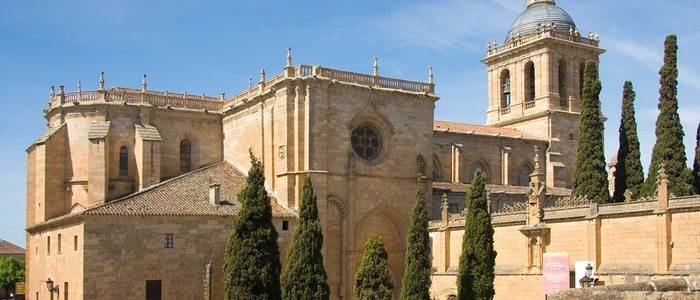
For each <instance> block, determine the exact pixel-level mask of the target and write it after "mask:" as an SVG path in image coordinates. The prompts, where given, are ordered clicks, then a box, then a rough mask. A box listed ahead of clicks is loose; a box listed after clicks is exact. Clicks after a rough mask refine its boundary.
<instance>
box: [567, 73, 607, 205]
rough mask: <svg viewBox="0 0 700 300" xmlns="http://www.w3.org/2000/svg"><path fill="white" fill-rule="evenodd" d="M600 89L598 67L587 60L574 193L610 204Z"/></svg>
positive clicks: (574, 176)
mask: <svg viewBox="0 0 700 300" xmlns="http://www.w3.org/2000/svg"><path fill="white" fill-rule="evenodd" d="M600 89H601V84H600V80H598V64H597V63H596V62H595V61H588V62H586V68H585V71H584V76H583V96H582V99H581V124H580V126H579V139H578V148H577V149H576V164H575V165H574V175H573V182H574V183H573V191H572V192H571V194H572V195H574V196H585V197H587V198H588V199H591V200H593V201H595V202H598V203H607V202H610V192H609V190H608V173H607V170H606V164H605V154H604V153H603V130H604V127H603V120H602V117H603V115H602V113H601V110H600Z"/></svg>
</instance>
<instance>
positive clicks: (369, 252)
mask: <svg viewBox="0 0 700 300" xmlns="http://www.w3.org/2000/svg"><path fill="white" fill-rule="evenodd" d="M388 259H389V255H388V254H387V253H386V250H385V249H384V241H382V237H381V236H379V235H376V234H373V235H371V236H370V237H369V239H368V240H367V243H366V244H365V253H364V255H363V256H362V262H360V265H358V266H357V272H355V288H354V289H353V292H352V298H353V299H356V300H385V299H391V298H392V296H393V295H394V284H393V283H392V282H391V275H390V274H389V273H390V272H389V265H388Z"/></svg>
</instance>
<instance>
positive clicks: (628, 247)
mask: <svg viewBox="0 0 700 300" xmlns="http://www.w3.org/2000/svg"><path fill="white" fill-rule="evenodd" d="M669 198H670V199H669ZM659 199H660V200H659ZM543 204H545V203H543ZM527 205H528V203H527V202H526V203H525V205H524V207H526V208H527V209H526V210H524V211H515V212H506V213H494V214H493V215H492V224H493V226H494V230H495V235H494V246H495V248H496V251H497V253H498V255H497V257H496V284H495V285H496V299H515V298H521V299H522V298H523V297H524V298H528V299H542V298H544V295H543V294H542V285H543V283H542V272H541V266H542V257H543V254H544V253H554V252H558V253H562V252H563V253H568V254H569V261H570V270H571V273H572V275H571V276H572V277H571V282H572V285H573V280H574V279H573V276H574V275H573V271H574V264H575V262H576V261H582V260H590V261H593V262H595V265H596V269H595V270H594V273H595V275H596V276H598V277H599V278H600V280H601V283H603V284H606V285H610V284H620V283H634V282H641V281H649V280H655V279H663V278H668V277H678V276H688V275H689V274H691V273H693V272H698V271H700V230H697V229H698V228H700V196H698V195H696V196H690V197H668V196H666V197H664V195H663V194H662V195H661V197H658V198H654V199H643V200H642V201H637V202H628V203H615V204H597V203H590V204H585V202H582V201H580V200H576V199H573V200H570V201H560V202H559V203H558V205H553V204H551V202H550V203H546V204H545V205H543V208H542V210H541V211H542V213H541V219H540V221H539V223H538V224H537V226H541V228H545V229H546V230H545V233H544V235H543V236H542V243H541V245H540V244H538V243H534V241H533V239H532V238H533V237H532V236H529V235H527V234H528V233H527V228H528V226H529V225H527V224H529V222H530V221H528V218H529V214H530V208H529V207H528V206H527ZM442 216H443V218H442V220H437V221H431V223H430V226H429V230H430V235H431V239H432V250H433V253H432V254H433V277H432V278H433V286H432V288H431V290H432V291H431V293H432V296H433V297H435V298H436V299H446V298H447V297H448V296H449V295H451V294H454V295H456V287H455V283H456V272H457V268H458V264H459V255H460V253H461V243H462V236H463V233H464V218H463V217H461V216H459V215H454V214H443V215H442ZM533 243H534V244H533ZM512 291H519V292H518V293H517V294H513V293H512Z"/></svg>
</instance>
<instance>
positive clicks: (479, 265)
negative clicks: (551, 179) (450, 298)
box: [457, 171, 496, 300]
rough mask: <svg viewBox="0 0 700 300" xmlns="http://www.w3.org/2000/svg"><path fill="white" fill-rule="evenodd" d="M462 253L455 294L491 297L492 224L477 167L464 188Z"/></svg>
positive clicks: (492, 279) (468, 296)
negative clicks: (465, 203) (469, 183)
mask: <svg viewBox="0 0 700 300" xmlns="http://www.w3.org/2000/svg"><path fill="white" fill-rule="evenodd" d="M466 201H467V212H466V216H465V224H464V225H465V228H464V237H463V240H462V254H461V256H460V257H459V270H458V271H457V297H458V299H461V300H466V299H491V298H493V296H494V294H495V290H494V287H493V281H494V278H495V273H494V266H495V265H496V251H495V250H494V248H493V233H494V230H493V227H492V226H491V215H490V214H489V211H488V192H487V190H486V178H485V176H484V174H483V173H482V172H480V171H477V172H476V174H475V175H474V181H473V182H472V184H471V186H470V188H469V191H468V192H467V199H466Z"/></svg>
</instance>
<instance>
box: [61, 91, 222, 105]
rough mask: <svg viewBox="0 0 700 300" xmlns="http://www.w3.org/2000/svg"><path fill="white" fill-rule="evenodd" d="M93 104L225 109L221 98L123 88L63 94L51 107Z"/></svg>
mask: <svg viewBox="0 0 700 300" xmlns="http://www.w3.org/2000/svg"><path fill="white" fill-rule="evenodd" d="M92 102H95V103H96V102H114V103H133V104H137V103H143V104H150V105H153V106H162V107H173V108H186V109H198V110H209V111H219V110H221V109H222V108H223V101H222V99H221V98H216V97H209V96H204V95H202V96H196V95H187V94H182V93H170V92H158V91H147V90H138V89H131V88H122V87H114V88H110V89H106V90H97V91H78V92H70V93H63V92H61V93H58V94H56V95H53V96H52V97H51V101H50V103H49V107H50V108H54V107H58V106H60V105H63V104H65V103H73V104H81V103H92Z"/></svg>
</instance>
